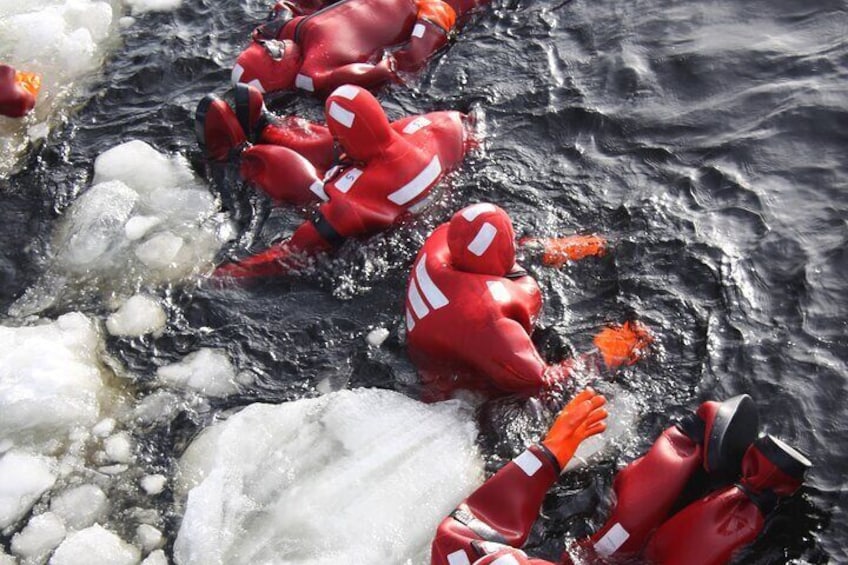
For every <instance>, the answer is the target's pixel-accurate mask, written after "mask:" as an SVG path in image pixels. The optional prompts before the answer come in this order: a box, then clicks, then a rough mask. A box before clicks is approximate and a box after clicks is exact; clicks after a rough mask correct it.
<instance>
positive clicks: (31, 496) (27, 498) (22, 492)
mask: <svg viewBox="0 0 848 565" xmlns="http://www.w3.org/2000/svg"><path fill="white" fill-rule="evenodd" d="M54 467H55V461H54V460H53V459H51V458H48V457H42V456H39V455H31V454H29V453H24V452H22V451H10V452H8V453H6V454H5V455H3V457H2V458H0V530H4V529H6V528H8V527H9V526H11V525H12V524H14V523H15V522H17V521H18V520H20V519H21V518H23V517H24V515H26V513H27V512H29V509H30V508H32V505H33V504H35V502H36V500H38V497H40V496H41V495H42V494H44V492H45V491H46V490H47V489H49V488H50V487H52V486H53V483H55V482H56V475H55V474H54V472H53V469H54Z"/></svg>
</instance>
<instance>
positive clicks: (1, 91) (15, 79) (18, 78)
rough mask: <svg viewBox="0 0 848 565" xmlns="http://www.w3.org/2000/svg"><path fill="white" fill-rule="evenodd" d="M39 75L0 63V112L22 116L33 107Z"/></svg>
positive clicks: (15, 116)
mask: <svg viewBox="0 0 848 565" xmlns="http://www.w3.org/2000/svg"><path fill="white" fill-rule="evenodd" d="M40 88H41V77H39V76H38V75H36V74H33V73H26V72H23V71H16V70H15V69H14V68H12V67H10V66H9V65H0V114H2V115H4V116H8V117H10V118H22V117H23V116H26V115H27V114H28V113H30V111H32V109H33V108H34V107H35V99H36V97H37V96H38V91H39V89H40Z"/></svg>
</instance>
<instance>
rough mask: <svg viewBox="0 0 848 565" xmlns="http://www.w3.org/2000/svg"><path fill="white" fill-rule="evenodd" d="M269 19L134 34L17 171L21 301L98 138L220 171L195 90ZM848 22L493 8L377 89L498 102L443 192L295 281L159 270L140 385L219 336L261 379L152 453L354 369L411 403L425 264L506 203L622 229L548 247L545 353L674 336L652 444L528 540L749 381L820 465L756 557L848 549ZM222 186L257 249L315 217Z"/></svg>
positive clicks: (824, 10) (556, 496) (665, 344)
mask: <svg viewBox="0 0 848 565" xmlns="http://www.w3.org/2000/svg"><path fill="white" fill-rule="evenodd" d="M239 4H241V5H239ZM265 11H266V6H265V5H263V4H261V3H260V2H258V1H256V0H252V1H251V2H247V3H233V2H224V1H222V0H215V1H212V0H206V1H199V0H187V1H186V2H185V3H184V5H183V6H182V7H181V8H180V9H179V10H177V11H175V12H173V13H167V14H144V15H141V16H139V18H138V20H137V22H136V24H135V25H134V26H132V27H130V28H128V29H127V30H124V31H123V45H122V46H120V47H119V48H118V49H117V50H116V51H115V52H114V53H113V54H112V55H111V57H109V59H108V61H107V64H106V66H105V69H104V70H103V74H102V80H100V82H98V83H96V84H95V85H94V86H93V87H92V91H91V93H90V95H91V96H90V99H89V100H88V102H87V103H86V105H85V106H84V108H83V109H82V110H81V111H80V112H79V114H77V115H76V116H75V117H73V118H72V119H71V121H70V123H68V124H67V125H66V127H64V128H63V129H60V130H58V131H55V132H54V133H53V135H52V136H51V138H50V139H49V141H48V143H47V144H46V145H45V146H44V147H42V148H40V149H38V150H37V151H35V152H34V153H33V154H32V155H31V157H30V159H29V161H28V163H27V166H26V168H25V169H24V171H23V172H21V173H20V174H18V175H16V176H14V177H13V178H12V179H10V180H9V181H0V182H2V184H0V187H2V193H3V204H4V205H3V206H2V207H0V240H2V241H3V245H2V250H0V308H2V309H3V311H4V312H5V310H6V309H7V308H8V307H9V305H10V304H11V303H12V302H13V301H14V300H15V298H17V297H18V296H20V295H21V294H22V293H23V291H24V290H25V289H26V288H27V287H28V286H29V285H30V284H32V283H33V281H34V280H35V278H36V277H37V276H38V274H39V273H40V271H41V269H42V268H43V265H44V263H45V261H46V260H47V259H46V258H47V257H49V253H50V245H49V242H50V235H51V233H52V229H53V226H54V225H55V223H56V220H57V218H59V217H60V216H61V214H62V213H63V211H64V210H66V209H67V207H68V205H69V203H70V202H72V201H73V200H74V198H75V197H76V196H77V195H78V194H79V193H80V192H81V191H83V190H85V189H86V188H87V187H89V186H90V181H91V178H90V177H91V171H92V163H93V159H94V158H95V157H96V156H97V155H98V154H100V153H102V152H103V151H105V150H106V149H109V148H111V147H113V146H115V145H117V144H119V143H121V142H124V141H128V140H130V139H141V140H143V141H146V142H148V143H150V144H151V145H153V146H154V147H156V148H157V149H159V150H160V151H165V152H172V153H182V154H185V155H187V156H188V157H189V158H190V159H191V160H192V161H193V162H195V163H196V164H197V167H196V168H197V170H198V171H199V172H202V171H203V165H202V159H201V156H200V154H199V152H198V150H197V147H196V144H195V141H194V135H193V121H192V119H193V111H194V107H195V105H196V103H197V101H198V100H199V99H200V98H201V97H202V96H203V95H204V94H206V93H207V92H210V91H218V92H219V93H223V92H224V90H225V84H226V83H227V81H228V80H229V74H230V71H229V68H230V65H231V63H232V61H233V60H234V58H235V55H236V54H237V53H238V51H239V49H240V48H241V46H242V45H243V42H244V39H245V38H246V37H247V32H248V30H249V29H250V28H251V27H252V25H253V24H254V23H255V22H256V21H257V20H258V19H259V18H261V17H262V16H264V14H265ZM846 29H848V13H846V7H845V4H844V3H843V2H837V1H827V0H823V1H820V2H816V3H814V4H811V3H809V2H795V1H787V0H782V1H781V2H763V1H753V2H740V1H738V0H737V1H736V2H730V1H719V2H711V3H700V4H686V5H681V4H680V3H676V2H668V1H660V0H650V1H646V2H631V3H622V2H588V1H583V0H574V1H572V2H567V3H564V4H559V5H557V4H555V3H552V2H542V1H530V2H514V3H509V4H507V3H504V2H497V3H496V4H495V6H493V7H492V8H490V9H489V10H487V11H484V12H483V13H482V14H480V15H479V16H477V18H476V19H475V20H474V21H472V23H471V24H470V25H469V26H468V27H467V28H466V29H465V31H464V32H463V33H462V34H461V36H460V37H459V39H458V41H457V42H456V43H455V44H454V45H452V46H451V48H450V49H449V50H448V51H447V52H446V53H445V54H443V55H442V56H440V57H439V58H438V59H437V60H436V61H434V62H433V64H432V65H431V66H430V68H429V70H428V72H426V73H425V74H424V75H423V76H422V77H421V79H420V81H419V82H418V83H416V84H415V85H413V86H414V88H412V89H406V88H403V87H391V88H389V89H386V90H383V91H381V93H380V95H379V98H380V100H381V101H382V102H383V103H384V105H385V107H386V108H387V110H388V112H389V113H390V116H391V117H397V116H400V115H402V114H405V113H419V112H424V111H430V110H435V109H461V110H469V109H471V108H480V109H481V110H482V111H483V112H484V114H485V127H486V131H487V137H486V143H485V148H484V150H483V151H482V152H480V153H479V154H478V155H477V156H475V157H474V158H473V159H472V160H471V161H470V163H469V164H468V166H467V167H465V168H464V169H463V170H462V171H461V172H460V173H459V174H458V175H456V177H455V178H454V181H453V183H452V189H451V190H450V193H449V194H445V195H444V196H443V198H442V199H441V202H440V206H438V207H437V208H435V209H433V210H431V211H430V212H429V213H428V214H426V215H425V216H423V217H422V218H420V219H417V220H416V221H414V222H411V223H410V224H408V225H405V226H402V227H400V228H398V229H397V230H395V231H393V232H391V233H389V234H386V235H381V236H377V237H374V238H372V239H371V240H369V241H367V242H365V243H364V244H356V245H354V244H348V245H347V246H346V247H345V248H344V249H343V250H342V252H341V253H340V255H339V256H338V258H337V259H335V260H333V261H328V262H326V263H324V264H321V265H319V266H318V268H317V270H316V272H315V273H311V274H308V275H304V276H302V277H298V278H289V279H284V280H275V281H265V282H261V283H257V284H254V285H251V286H247V287H244V288H238V287H235V288H233V287H230V288H215V287H213V286H211V285H208V284H203V283H200V284H199V285H191V284H190V285H181V286H180V287H174V288H168V289H153V290H154V291H156V292H157V293H158V294H160V295H166V296H167V297H168V308H169V312H168V314H169V321H170V323H169V326H168V328H167V330H166V332H165V334H164V335H163V336H161V337H159V338H155V339H154V338H149V337H148V338H143V339H135V340H130V339H116V338H112V339H111V340H110V341H109V348H110V351H111V353H113V354H114V355H115V356H117V357H118V358H119V359H121V360H122V361H123V362H124V363H125V364H126V365H127V366H128V367H129V368H130V369H131V370H132V371H134V372H136V373H137V374H139V375H141V376H142V382H141V383H140V384H139V389H140V390H141V391H142V392H143V391H144V386H145V385H144V382H145V381H144V376H145V375H147V376H152V374H153V373H154V372H155V369H156V367H158V366H160V365H163V364H166V363H170V362H173V361H175V360H177V359H180V358H182V357H183V356H184V355H185V354H187V353H189V352H191V351H194V350H195V349H197V348H199V347H218V348H223V349H226V350H227V351H228V352H229V353H230V355H231V357H232V358H233V359H234V363H235V364H236V365H238V367H239V368H240V369H241V370H246V371H250V372H252V373H253V374H254V376H255V383H254V385H253V386H252V387H251V388H250V390H249V391H248V392H247V393H245V394H243V395H242V396H240V397H238V398H231V399H229V400H228V401H227V402H226V403H225V404H215V403H214V402H213V403H212V404H211V405H210V406H208V407H205V408H204V409H203V410H186V413H185V415H184V417H180V418H178V419H177V420H176V421H175V424H174V425H173V426H169V427H168V428H167V429H155V430H140V431H139V433H140V434H144V433H148V434H149V436H148V438H149V442H148V443H149V445H150V446H151V447H150V451H151V452H150V457H151V458H152V459H153V460H156V461H158V462H159V464H160V465H161V466H162V468H163V469H167V468H168V466H169V465H170V464H171V463H172V461H173V458H174V457H175V456H178V455H179V453H180V450H181V449H182V447H183V445H184V443H185V441H186V440H187V439H188V438H190V437H191V436H192V435H193V434H194V433H195V432H196V431H197V430H198V429H199V428H200V427H201V426H202V425H203V424H205V423H206V422H208V421H209V420H211V419H212V417H213V416H214V415H215V414H219V413H223V412H224V411H226V410H228V409H230V408H234V407H236V406H241V405H245V404H248V403H250V402H254V401H256V400H262V401H271V402H280V401H284V400H290V399H295V398H300V397H304V396H315V395H317V394H319V393H321V392H326V391H328V390H337V389H340V388H344V387H355V386H375V387H382V388H392V389H396V390H400V391H403V392H407V393H409V394H413V395H414V394H415V374H414V370H413V368H412V366H411V365H410V363H409V361H408V360H407V358H406V356H405V352H404V348H403V344H402V336H401V326H402V311H401V308H402V303H403V299H402V296H403V292H404V290H405V284H406V277H407V271H408V268H409V265H410V263H411V261H412V258H413V257H414V255H415V253H416V251H417V249H418V247H419V246H420V244H421V242H422V241H423V239H424V237H425V236H426V234H427V232H428V231H429V230H430V229H431V228H432V227H433V226H435V225H437V224H438V223H440V222H442V221H445V220H446V219H447V218H448V217H449V216H450V214H451V213H452V211H453V210H455V209H457V208H458V207H460V206H461V205H462V204H463V203H466V202H477V201H492V202H495V203H497V204H499V205H501V206H502V207H504V208H505V209H506V210H507V211H508V212H510V214H511V215H512V216H513V219H514V222H515V225H516V231H517V232H518V233H519V234H543V235H554V234H564V233H572V232H597V233H601V234H604V235H605V236H606V237H607V238H608V239H609V240H610V242H611V244H612V247H613V250H612V253H611V254H609V255H608V257H606V258H604V259H602V260H600V261H586V262H584V264H581V265H577V266H573V267H570V268H566V269H564V270H562V271H557V272H551V271H546V270H543V269H542V268H540V267H539V266H538V265H532V264H530V265H528V267H530V269H531V270H532V271H533V272H534V274H535V275H536V276H537V277H538V278H539V280H540V284H541V286H542V289H543V293H544V295H545V298H546V303H545V310H544V315H543V319H542V320H541V327H540V330H539V331H538V333H537V336H536V337H537V343H538V344H539V346H540V348H541V349H542V350H543V351H544V354H545V355H547V356H548V357H549V358H550V359H552V360H556V359H559V358H561V357H562V356H563V355H567V354H570V353H572V352H578V351H582V350H585V349H586V348H588V347H589V346H590V343H591V336H592V335H593V333H594V332H595V331H596V330H597V329H598V328H599V327H601V326H602V325H603V324H605V323H607V322H612V321H620V320H623V319H626V318H631V317H632V318H638V319H640V320H642V321H643V322H645V323H646V324H647V325H649V326H650V327H651V328H652V329H653V331H654V333H655V337H656V347H655V349H654V352H653V355H652V357H651V358H650V359H648V360H646V361H645V362H640V363H639V364H637V365H636V366H634V367H633V368H631V369H628V370H627V371H625V372H624V373H623V374H622V375H621V376H620V377H619V378H618V383H619V386H620V387H621V388H623V389H626V390H629V391H631V392H632V393H633V394H634V395H635V396H636V398H638V399H639V407H640V409H641V411H642V415H641V419H640V420H639V422H638V427H637V429H635V430H634V432H635V437H636V440H635V441H633V442H630V443H627V444H626V445H624V446H623V448H622V451H621V452H620V453H615V454H611V455H609V456H607V457H606V458H605V459H603V460H602V462H601V463H599V464H598V465H596V466H594V467H593V468H591V469H590V470H589V471H583V472H580V473H578V474H576V475H575V476H573V477H569V478H567V479H565V480H564V481H562V482H561V484H560V485H559V486H558V487H556V489H555V490H554V491H553V496H552V497H550V498H549V500H548V502H547V504H546V507H545V510H546V517H545V519H543V520H542V521H541V522H540V525H539V528H538V531H537V532H535V533H534V536H533V538H532V539H531V546H530V549H531V551H532V550H534V549H538V550H539V551H541V552H543V553H544V554H547V555H548V556H550V557H556V555H557V553H558V551H559V550H560V549H561V548H562V546H563V543H564V541H563V540H564V538H565V536H576V535H580V534H582V533H584V532H586V531H588V530H591V529H592V528H593V527H595V526H597V525H598V524H599V520H601V519H602V515H601V514H600V513H599V512H598V505H599V504H601V506H602V503H603V501H604V500H605V499H604V496H605V493H606V492H607V491H608V487H609V483H610V481H611V478H612V475H613V473H614V471H615V469H616V465H619V464H620V463H622V462H624V461H627V460H630V459H632V458H633V457H635V456H636V455H637V454H638V453H640V452H642V451H643V450H644V449H645V448H646V447H647V446H648V445H649V444H650V441H651V439H652V438H654V437H655V436H656V435H657V434H658V433H659V432H660V431H661V430H662V429H663V428H665V427H666V426H667V425H668V424H669V423H670V421H671V419H672V418H674V417H676V416H680V415H682V414H684V413H686V411H687V410H690V409H692V408H694V407H695V406H696V405H697V403H698V402H699V401H701V400H704V399H710V398H725V397H729V396H732V395H735V394H740V393H743V392H745V393H748V394H750V395H751V396H752V397H753V398H754V399H755V401H756V402H757V404H758V406H759V407H760V411H761V420H762V422H763V423H764V430H765V431H768V432H769V433H772V434H774V435H777V436H779V437H781V438H783V439H785V440H787V442H788V443H790V444H791V445H793V446H795V447H798V448H800V449H801V450H803V451H804V452H806V453H807V454H809V455H810V458H811V459H812V460H813V462H814V464H815V467H814V468H813V469H812V471H811V472H810V473H809V479H808V481H807V485H806V486H805V487H804V488H803V490H802V494H801V496H798V497H796V498H794V499H793V500H791V501H790V502H789V503H788V504H786V505H785V506H783V507H782V508H781V510H780V511H779V512H778V513H777V515H776V516H775V518H774V519H773V521H772V522H771V526H770V527H769V528H768V530H767V532H766V535H764V536H763V537H762V538H761V539H760V540H759V541H758V542H757V543H756V544H755V546H754V547H753V548H752V550H751V551H749V552H748V553H746V554H745V555H743V556H742V557H741V558H740V562H745V563H783V562H787V561H789V560H790V559H794V558H800V559H802V560H803V561H805V562H813V563H825V562H828V561H830V562H842V561H845V560H846V559H848V554H846V550H845V549H844V547H845V546H846V545H847V544H848V521H846V518H845V516H844V512H842V510H841V509H842V508H843V506H844V504H845V502H846V493H845V487H844V484H845V482H844V478H843V477H844V475H845V473H846V471H848V458H847V457H848V442H847V441H846V439H845V428H846V424H845V422H846V421H848V403H846V377H847V376H848V368H846V361H847V360H848V337H846V333H848V332H846V319H848V301H846V298H845V291H846V288H848V256H846V241H848V192H846V190H845V187H846V178H848V170H846V164H845V163H846V162H845V154H846V149H848V133H846V128H845V124H848V95H847V94H846V91H845V80H846V72H847V71H846V69H848V44H846V42H845V31H846ZM282 102H283V103H282V104H279V105H277V106H276V108H275V109H277V110H278V111H284V112H298V113H302V114H304V115H306V116H308V117H312V118H315V119H317V118H318V117H320V108H321V106H320V104H319V103H318V102H317V101H312V100H301V101H296V102H292V101H291V100H288V101H282ZM223 185H224V186H225V187H227V188H228V189H232V190H234V191H235V196H230V195H227V198H232V199H234V200H235V201H236V202H237V204H233V205H231V207H232V208H233V209H234V210H236V209H237V210H239V217H240V220H241V221H242V224H243V225H242V227H243V230H244V231H245V233H246V232H247V231H249V228H248V224H249V223H250V221H251V219H252V218H259V219H263V216H262V214H269V216H268V217H267V218H265V219H264V223H261V224H260V226H259V229H256V230H254V231H256V232H257V233H258V235H257V241H256V242H255V244H256V246H257V247H261V246H262V245H264V242H267V241H270V240H271V239H273V238H274V237H277V236H278V235H279V234H280V233H281V232H285V231H286V230H290V229H291V228H292V227H293V226H294V225H296V223H297V221H298V215H297V213H296V212H294V211H286V210H275V211H271V212H270V213H269V210H268V206H267V203H264V202H262V201H261V199H257V198H252V197H250V196H249V195H248V193H247V192H246V191H243V190H241V189H240V188H238V187H237V186H235V185H234V183H227V182H225V183H223ZM251 207H252V209H251ZM254 223H257V222H254ZM249 241H250V237H248V236H247V235H246V236H245V237H243V238H242V243H249ZM236 251H237V249H236ZM198 282H199V281H198ZM70 310H82V311H84V312H91V313H99V314H102V313H104V312H105V311H106V307H105V305H104V304H102V303H100V302H96V301H82V302H74V303H69V304H64V305H63V306H62V307H61V308H59V309H56V310H55V311H51V312H50V314H51V315H55V314H59V313H62V312H64V311H70ZM375 327H384V328H387V329H389V330H390V332H391V334H390V337H389V339H388V341H387V342H386V343H385V344H384V345H383V347H382V348H379V349H373V348H368V347H367V345H366V342H365V336H366V335H367V333H368V332H369V331H370V330H371V329H372V328H375ZM522 410H524V407H523V406H521V405H518V404H516V405H510V404H509V403H495V404H493V405H491V406H489V407H487V408H485V409H484V410H482V411H481V418H482V421H483V423H484V424H483V432H484V436H483V438H482V440H481V443H482V444H483V445H484V446H485V447H486V449H487V450H488V453H489V454H490V455H491V465H492V467H493V468H494V467H496V466H497V465H498V464H499V463H500V462H501V461H502V460H503V457H506V456H508V455H510V454H511V453H512V452H514V451H515V450H517V449H519V448H520V445H518V443H519V442H518V441H517V440H516V437H522V436H524V435H526V433H527V430H521V429H519V430H517V431H516V429H515V427H516V426H518V427H520V422H522V421H523V420H522V417H521V416H520V415H517V413H519V412H521V411H522ZM504 430H505V431H504ZM175 520H176V518H175ZM175 524H178V522H175Z"/></svg>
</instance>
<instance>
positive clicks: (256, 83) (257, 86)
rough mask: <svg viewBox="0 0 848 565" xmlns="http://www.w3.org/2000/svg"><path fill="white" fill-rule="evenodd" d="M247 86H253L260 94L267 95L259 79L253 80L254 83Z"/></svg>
mask: <svg viewBox="0 0 848 565" xmlns="http://www.w3.org/2000/svg"><path fill="white" fill-rule="evenodd" d="M247 85H248V86H252V87H253V88H255V89H256V90H258V91H259V92H261V93H262V94H265V87H264V86H262V82H261V81H260V80H259V79H258V78H255V79H253V80H252V81H250V82H249V83H247Z"/></svg>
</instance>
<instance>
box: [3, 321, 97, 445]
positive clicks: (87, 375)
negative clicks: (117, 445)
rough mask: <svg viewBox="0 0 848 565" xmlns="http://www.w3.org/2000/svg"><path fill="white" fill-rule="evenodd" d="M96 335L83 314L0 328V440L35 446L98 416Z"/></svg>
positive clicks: (89, 422) (92, 325) (63, 434)
mask: <svg viewBox="0 0 848 565" xmlns="http://www.w3.org/2000/svg"><path fill="white" fill-rule="evenodd" d="M99 350H100V335H99V332H98V331H97V328H96V327H95V326H94V324H92V323H91V321H89V319H88V318H86V317H85V316H83V315H82V314H78V313H74V314H66V315H64V316H62V317H60V318H59V319H58V320H56V322H53V323H50V324H44V325H40V326H32V327H19V328H9V327H4V326H0V440H2V439H8V440H11V441H13V442H15V443H16V444H18V445H21V444H26V445H29V446H30V447H34V448H39V446H41V445H42V444H44V443H49V442H55V441H58V440H61V439H62V438H66V437H67V436H69V435H71V434H72V432H73V431H74V430H76V429H79V428H88V427H90V426H93V425H94V424H95V423H96V422H97V421H98V419H99V418H100V404H99V400H98V398H99V396H100V395H101V393H102V391H103V388H104V387H103V381H102V378H101V374H100V365H99V363H100V361H99V358H98V352H99Z"/></svg>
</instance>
